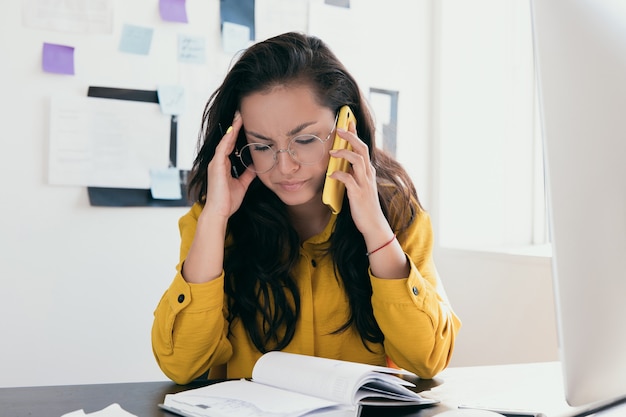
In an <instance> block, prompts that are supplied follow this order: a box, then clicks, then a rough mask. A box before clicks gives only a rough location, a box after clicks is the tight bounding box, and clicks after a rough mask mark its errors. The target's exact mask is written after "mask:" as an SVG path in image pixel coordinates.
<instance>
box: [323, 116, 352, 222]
mask: <svg viewBox="0 0 626 417" xmlns="http://www.w3.org/2000/svg"><path fill="white" fill-rule="evenodd" d="M351 121H352V122H354V124H355V125H356V118H355V117H354V114H353V113H352V110H351V109H350V107H348V106H343V107H341V109H340V110H339V116H338V117H337V126H336V127H337V128H338V129H344V130H348V126H349V125H350V122H351ZM333 149H348V150H352V146H350V144H349V143H348V141H347V140H345V139H343V138H341V137H340V136H339V135H338V134H337V132H336V131H335V139H334V141H333ZM349 168H350V163H349V162H348V161H347V160H345V159H343V158H336V157H334V156H331V157H330V160H329V162H328V169H327V170H326V182H325V183H324V190H323V191H322V201H323V202H324V204H326V205H327V206H328V207H329V208H330V210H331V211H332V212H333V213H334V214H337V213H339V212H340V211H341V207H342V205H343V195H344V193H345V190H346V186H345V184H344V183H343V182H341V181H338V180H336V179H333V178H330V177H329V175H331V174H332V173H333V172H335V171H343V172H348V169H349Z"/></svg>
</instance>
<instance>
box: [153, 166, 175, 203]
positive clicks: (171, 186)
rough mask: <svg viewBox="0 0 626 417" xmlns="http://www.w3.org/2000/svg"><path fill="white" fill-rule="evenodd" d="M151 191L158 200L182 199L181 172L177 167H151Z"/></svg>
mask: <svg viewBox="0 0 626 417" xmlns="http://www.w3.org/2000/svg"><path fill="white" fill-rule="evenodd" d="M150 180H151V184H150V192H151V194H152V198H154V199H157V200H180V199H181V198H182V192H181V190H180V173H179V171H178V169H176V168H165V169H151V170H150Z"/></svg>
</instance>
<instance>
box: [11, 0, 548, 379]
mask: <svg viewBox="0 0 626 417" xmlns="http://www.w3.org/2000/svg"><path fill="white" fill-rule="evenodd" d="M291 1H296V0H291ZM305 2H306V1H305ZM113 3H114V6H115V15H114V32H113V34H110V35H81V36H76V35H73V34H67V33H58V32H52V31H46V30H37V29H27V28H24V27H23V26H22V25H21V17H20V16H21V15H20V5H21V3H20V2H19V1H17V0H12V1H10V2H6V4H5V5H4V10H3V13H2V14H1V15H0V54H1V55H0V56H1V57H2V58H1V59H2V66H1V67H0V71H1V75H2V76H1V77H0V83H1V85H2V92H3V100H2V103H1V104H0V118H1V121H2V134H1V135H0V149H1V150H0V155H1V156H2V163H1V164H0V185H1V190H2V194H1V196H0V271H1V272H0V273H1V276H0V295H1V297H2V302H0V329H1V331H2V333H1V335H0V338H1V339H2V343H0V387H2V386H24V385H57V384H80V383H99V382H125V381H145V380H162V379H164V378H165V377H164V376H163V375H162V373H161V372H160V370H159V369H158V368H157V366H156V364H155V361H154V359H153V356H152V351H151V347H150V327H151V324H152V312H153V309H154V307H155V306H156V303H157V302H158V299H159V298H160V296H161V294H162V292H163V291H164V290H165V288H166V287H167V286H168V285H169V283H170V281H171V279H172V278H173V275H174V266H175V264H176V263H177V261H178V245H179V237H178V228H177V220H178V218H179V217H180V216H181V215H182V214H183V213H184V212H185V210H186V209H184V208H96V207H91V206H89V203H88V199H87V192H86V190H85V189H84V188H83V187H74V186H51V185H49V184H48V183H47V162H46V161H47V155H48V153H47V146H48V145H47V140H48V127H49V120H48V111H49V109H48V103H49V99H50V97H51V96H54V95H55V94H59V93H70V94H76V95H79V96H84V95H86V91H87V87H88V86H89V85H103V86H111V87H127V88H138V89H155V88H156V86H157V85H158V84H159V83H176V82H186V83H190V84H193V86H194V91H192V93H193V92H195V93H196V94H195V95H194V98H202V97H203V96H208V92H209V89H210V87H211V86H212V85H214V84H213V83H214V82H215V80H216V79H219V78H220V77H221V76H222V75H223V73H224V71H225V69H226V67H227V65H228V62H229V58H230V57H229V56H227V55H225V54H223V53H222V52H221V50H220V43H219V42H220V39H219V15H218V7H219V1H218V0H188V1H187V4H188V14H189V16H190V23H189V25H180V24H171V23H165V22H162V21H161V20H160V18H159V16H158V2H157V1H156V0H142V1H133V2H125V1H121V0H116V1H114V2H113ZM269 3H271V1H265V2H260V1H259V2H258V3H257V4H258V5H259V4H269ZM311 3H312V7H311V13H312V14H315V15H316V16H318V18H320V19H321V18H322V17H325V18H327V19H330V21H331V22H332V21H333V19H335V20H337V16H335V15H329V14H327V12H328V13H330V12H334V11H332V10H330V11H329V10H326V9H324V7H326V6H323V4H322V3H323V2H322V1H321V0H314V1H312V2H311ZM352 4H353V10H352V14H351V15H350V20H349V21H348V26H349V27H348V28H347V29H346V30H347V31H348V32H349V34H350V38H349V39H351V41H350V42H346V41H345V40H344V39H343V38H339V37H337V36H336V34H335V33H333V32H332V31H330V29H329V26H328V25H323V24H321V22H320V21H316V22H317V23H315V22H313V24H312V25H311V30H312V32H313V33H315V34H318V35H320V36H322V37H324V38H325V39H326V40H327V41H328V42H329V43H330V44H331V46H332V47H333V48H334V49H335V50H336V52H337V54H338V55H339V56H340V57H341V58H342V59H343V60H344V61H345V62H346V64H347V65H348V67H349V68H350V69H351V70H352V71H353V72H354V74H355V75H356V76H357V78H359V80H361V82H362V86H363V87H364V89H367V88H369V87H370V86H372V87H380V88H389V89H399V90H400V97H399V104H400V115H399V126H398V137H399V141H400V142H401V144H399V151H400V152H399V154H400V160H401V161H402V162H403V163H405V165H406V166H407V168H408V169H409V170H410V171H411V174H412V175H413V176H414V178H415V181H416V184H417V186H418V188H419V190H420V194H421V196H422V200H423V201H424V203H425V204H426V206H427V208H428V207H430V206H431V204H430V203H431V201H430V200H431V187H432V184H433V183H432V178H431V175H430V173H431V167H430V159H431V158H430V156H431V149H430V147H431V145H432V143H431V140H430V131H431V128H432V126H431V124H430V123H431V122H430V110H429V102H430V98H431V85H430V80H431V77H432V74H431V63H430V57H431V54H432V41H431V30H432V27H431V23H430V21H431V20H430V17H431V6H432V3H431V1H430V0H424V1H418V2H405V1H403V0H394V1H385V2H369V1H366V0H352ZM399 10H402V12H398V11H399ZM301 20H302V19H295V21H301ZM123 23H131V24H137V25H146V26H152V27H155V30H156V32H155V41H157V40H158V41H159V42H163V44H166V45H170V46H172V47H173V45H174V41H173V40H172V39H175V36H176V34H177V33H178V32H185V33H192V34H200V35H202V36H206V37H207V57H208V62H207V64H206V66H202V67H200V68H190V67H184V68H183V67H181V66H179V65H176V64H172V63H171V60H170V59H169V58H167V57H165V56H161V55H159V54H162V53H164V52H163V51H164V50H163V48H155V49H153V51H154V52H153V53H151V56H150V57H147V58H146V57H137V56H129V55H124V54H120V53H118V52H117V45H118V42H119V34H120V32H121V25H122V24H123ZM337 27H338V26H337V25H335V26H334V29H337ZM389 33H391V34H393V35H394V39H392V40H391V41H390V40H387V39H386V38H385V36H387V35H386V34H389ZM354 39H357V40H358V39H364V40H367V42H357V41H352V40H354ZM397 39H401V42H397ZM43 42H56V43H61V44H69V45H74V46H76V47H77V48H78V49H77V50H78V51H80V53H77V75H76V76H74V77H70V76H62V75H55V74H47V73H43V72H42V71H41V47H42V43H43ZM392 47H397V48H399V50H400V51H399V52H396V51H394V50H393V49H392ZM403 80H404V81H403ZM197 112H198V109H197V108H196V107H194V108H192V109H190V111H189V113H188V114H187V116H186V117H187V119H186V120H185V118H183V122H186V123H183V134H182V135H181V136H182V137H183V138H186V139H187V142H186V143H187V148H186V149H185V151H186V152H189V146H190V145H189V143H192V142H193V141H194V140H195V134H196V131H195V129H196V127H195V121H194V119H195V118H198V122H199V115H198V114H197ZM179 133H180V132H179ZM192 138H193V139H192ZM433 217H434V219H435V220H437V213H436V212H434V213H433ZM437 262H438V267H439V270H440V273H441V275H442V277H443V279H444V281H445V282H446V287H447V290H448V292H449V295H450V298H451V299H452V301H453V303H454V304H455V308H456V310H457V311H458V312H459V314H460V315H461V317H462V319H463V321H464V324H465V327H464V328H463V330H462V333H461V335H460V337H459V343H458V349H457V353H456V356H455V363H456V364H460V365H466V364H476V363H489V362H515V361H525V360H535V359H544V358H547V359H553V349H552V348H553V340H554V335H553V327H552V326H553V324H552V320H553V318H552V317H551V316H550V314H551V311H552V307H551V305H550V303H551V298H550V297H551V294H550V288H549V285H550V284H549V278H548V275H549V268H548V267H547V263H545V262H539V263H536V262H534V261H533V262H530V263H526V262H525V261H524V260H522V261H519V260H518V258H505V259H496V260H495V261H494V260H491V259H486V258H484V257H481V255H480V254H478V255H477V254H473V253H463V252H451V253H450V252H445V251H440V252H438V253H437ZM529 286H530V290H529ZM529 294H531V295H532V297H529ZM487 338H490V339H491V340H489V341H487ZM533 339H535V340H541V342H536V341H535V342H533V343H530V340H533ZM494 340H495V342H494ZM535 345H537V346H535ZM500 348H502V349H500Z"/></svg>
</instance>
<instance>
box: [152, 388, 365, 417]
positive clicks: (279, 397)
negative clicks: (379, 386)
mask: <svg viewBox="0 0 626 417" xmlns="http://www.w3.org/2000/svg"><path fill="white" fill-rule="evenodd" d="M164 405H165V407H166V408H167V409H170V410H171V411H173V412H175V413H178V414H182V415H194V416H211V417H222V416H223V417H227V416H228V417H230V416H238V417H253V416H254V417H256V416H263V417H289V416H300V415H303V414H306V413H309V412H311V411H315V410H327V411H334V410H337V411H340V410H346V409H348V410H354V408H353V407H346V406H343V407H342V406H340V405H339V404H337V403H336V402H333V401H328V400H324V399H322V398H316V397H311V396H308V395H303V394H299V393H296V392H289V391H286V390H282V389H279V388H274V387H271V386H268V385H263V384H257V383H254V382H250V381H246V380H244V379H241V380H236V381H226V382H221V383H218V384H213V385H208V386H206V387H202V388H196V389H191V390H187V391H182V392H179V393H176V394H168V395H166V396H165V401H164ZM185 413H186V414H185Z"/></svg>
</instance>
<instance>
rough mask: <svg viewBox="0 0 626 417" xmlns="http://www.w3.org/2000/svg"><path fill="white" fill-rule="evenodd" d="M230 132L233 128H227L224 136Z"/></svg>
mask: <svg viewBox="0 0 626 417" xmlns="http://www.w3.org/2000/svg"><path fill="white" fill-rule="evenodd" d="M232 130H233V127H232V126H228V129H226V134H229V133H230V132H231V131H232Z"/></svg>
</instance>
